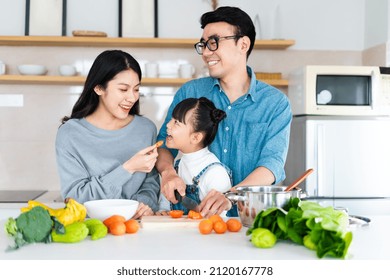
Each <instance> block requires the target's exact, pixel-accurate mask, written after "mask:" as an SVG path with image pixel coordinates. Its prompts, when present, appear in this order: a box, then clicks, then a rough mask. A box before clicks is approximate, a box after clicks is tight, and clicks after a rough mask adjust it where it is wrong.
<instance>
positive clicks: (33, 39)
mask: <svg viewBox="0 0 390 280" xmlns="http://www.w3.org/2000/svg"><path fill="white" fill-rule="evenodd" d="M198 41H199V39H191V38H190V39H182V38H180V39H177V38H114V37H78V36H77V37H71V36H0V46H59V47H60V46H79V47H114V46H115V47H148V48H189V47H191V48H192V47H193V45H194V44H195V43H196V42H198ZM294 44H295V41H294V40H256V42H255V45H254V48H255V49H286V48H288V47H290V46H292V45H294Z"/></svg>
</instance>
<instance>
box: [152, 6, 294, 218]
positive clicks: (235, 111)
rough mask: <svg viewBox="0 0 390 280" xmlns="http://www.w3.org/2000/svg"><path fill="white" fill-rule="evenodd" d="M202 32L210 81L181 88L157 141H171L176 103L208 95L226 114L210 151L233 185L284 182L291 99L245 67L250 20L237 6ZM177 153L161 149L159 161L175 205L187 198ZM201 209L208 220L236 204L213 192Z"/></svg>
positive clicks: (216, 14)
mask: <svg viewBox="0 0 390 280" xmlns="http://www.w3.org/2000/svg"><path fill="white" fill-rule="evenodd" d="M201 28H202V29H203V35H202V38H201V39H200V42H199V43H197V44H195V49H196V51H197V52H198V54H200V55H202V59H203V61H204V62H205V64H206V65H207V66H208V69H209V73H210V77H206V78H200V79H196V80H192V81H189V82H188V83H186V84H184V85H183V86H182V87H181V88H180V89H179V90H178V92H177V93H176V95H175V97H174V99H173V102H172V104H171V106H170V108H169V110H168V113H167V117H166V119H165V122H164V124H163V125H162V127H161V130H160V132H159V135H158V137H157V138H158V140H165V138H166V137H171V136H169V135H167V130H166V124H167V122H168V121H169V120H170V119H171V114H172V110H173V108H174V107H175V106H176V104H177V103H179V102H180V101H181V100H183V99H185V98H189V97H195V98H199V97H201V96H205V97H207V98H209V99H210V100H212V101H213V102H214V104H215V105H216V107H217V108H219V109H221V110H223V111H225V112H226V114H227V117H226V118H225V119H224V120H223V121H222V122H221V123H220V124H219V128H218V133H217V136H216V138H215V140H214V141H213V143H212V144H211V145H210V147H209V148H210V151H212V152H213V153H215V154H216V155H217V157H218V158H219V159H220V161H221V162H222V163H224V164H225V165H227V166H228V167H230V169H231V170H232V173H233V185H234V186H235V187H237V186H245V185H271V184H276V183H279V182H281V181H282V180H284V178H285V172H284V164H285V160H286V156H287V150H288V142H289V137H290V124H291V118H292V114H291V109H290V104H289V101H288V98H287V97H286V96H285V95H284V94H283V93H282V92H280V91H279V90H277V89H276V88H274V87H272V86H269V85H267V84H265V83H263V82H260V81H257V80H256V76H255V73H254V72H253V70H252V69H251V68H250V67H248V66H247V60H248V57H249V55H250V53H251V51H252V49H253V45H254V42H255V37H256V31H255V27H254V25H253V22H252V20H251V18H250V17H249V16H248V14H246V13H245V12H244V11H242V10H240V9H239V8H235V7H220V8H218V9H217V10H215V11H212V12H207V13H205V14H204V15H203V16H202V17H201ZM176 155H177V151H172V150H167V149H166V148H164V147H161V148H160V149H159V157H158V159H157V163H156V167H157V170H158V171H159V172H160V175H161V180H162V181H161V191H162V193H163V194H164V195H165V196H166V198H167V199H168V200H169V201H171V202H173V203H176V202H177V200H176V198H175V195H174V190H177V191H178V192H179V193H180V194H181V195H185V184H184V182H183V180H181V178H180V177H178V175H177V174H176V171H175V170H174V167H173V160H174V157H175V156H176ZM199 206H200V211H201V214H202V216H204V217H210V216H211V215H213V214H220V213H222V211H224V210H229V209H231V208H232V203H231V201H229V200H228V199H227V198H225V196H224V194H222V193H219V192H217V191H215V190H212V191H211V192H209V193H208V195H207V196H206V197H205V198H204V199H203V200H202V202H201V204H200V205H199ZM234 210H235V211H236V209H234ZM233 215H234V214H233ZM235 215H237V213H235Z"/></svg>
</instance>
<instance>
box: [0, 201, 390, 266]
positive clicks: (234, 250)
mask: <svg viewBox="0 0 390 280" xmlns="http://www.w3.org/2000/svg"><path fill="white" fill-rule="evenodd" d="M25 205H26V204H17V203H15V204H0V227H2V228H3V227H4V223H5V221H6V219H7V218H8V217H11V216H12V217H17V216H18V215H19V213H20V212H19V208H20V207H23V206H25ZM48 205H49V206H51V207H56V208H58V207H61V206H62V205H63V204H62V203H52V204H48ZM369 218H370V219H371V223H370V225H369V226H365V227H351V231H352V232H353V240H352V244H351V246H350V248H349V254H348V257H347V259H351V260H380V259H381V260H390V242H388V238H387V235H388V234H386V233H388V232H390V216H388V215H386V216H370V217H369ZM246 229H247V228H245V227H243V229H242V230H241V231H240V232H238V233H231V232H227V233H225V234H216V233H212V234H209V235H202V234H200V233H199V232H198V229H197V227H195V226H183V227H179V226H175V227H161V228H150V227H145V228H141V229H140V230H139V231H138V232H137V233H136V234H126V235H123V236H113V235H110V234H108V235H107V237H105V238H103V239H100V240H96V241H92V240H91V239H90V238H89V237H88V238H87V239H86V240H84V241H82V242H79V243H74V244H60V243H51V244H43V243H38V244H30V245H27V246H24V247H22V248H20V249H18V250H16V251H13V252H5V249H6V246H7V244H10V239H9V238H8V237H7V235H6V234H5V233H4V231H3V230H2V231H1V233H0V244H1V246H0V247H1V248H0V260H1V259H2V260H22V259H23V260H48V259H54V260H76V259H80V260H87V259H88V260H105V259H112V260H130V259H133V260H165V259H167V260H168V259H172V260H179V259H180V260H203V259H209V260H221V259H224V260H237V259H239V260H256V259H259V260H260V259H262V260H292V259H294V260H310V259H311V260H316V259H317V256H316V254H315V252H314V251H311V250H308V249H307V248H305V247H304V246H300V245H297V244H294V243H292V242H289V241H278V242H277V243H276V245H275V246H274V247H273V248H271V249H259V248H255V247H254V246H253V245H252V244H251V243H250V241H249V237H248V236H246V235H245V232H246ZM108 248H109V251H107V249H108Z"/></svg>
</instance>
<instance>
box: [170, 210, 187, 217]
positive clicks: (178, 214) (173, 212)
mask: <svg viewBox="0 0 390 280" xmlns="http://www.w3.org/2000/svg"><path fill="white" fill-rule="evenodd" d="M183 213H184V212H183V211H182V210H171V211H169V215H170V216H171V217H172V218H181V216H183Z"/></svg>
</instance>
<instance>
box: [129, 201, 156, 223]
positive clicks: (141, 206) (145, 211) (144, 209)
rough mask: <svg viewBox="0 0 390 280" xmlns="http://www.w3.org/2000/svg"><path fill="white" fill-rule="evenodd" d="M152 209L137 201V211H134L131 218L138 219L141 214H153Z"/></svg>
mask: <svg viewBox="0 0 390 280" xmlns="http://www.w3.org/2000/svg"><path fill="white" fill-rule="evenodd" d="M153 214H154V213H153V210H152V208H150V207H149V206H148V205H146V204H143V203H142V202H140V203H139V205H138V208H137V211H135V214H134V216H133V217H132V219H138V218H141V217H142V216H153Z"/></svg>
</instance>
